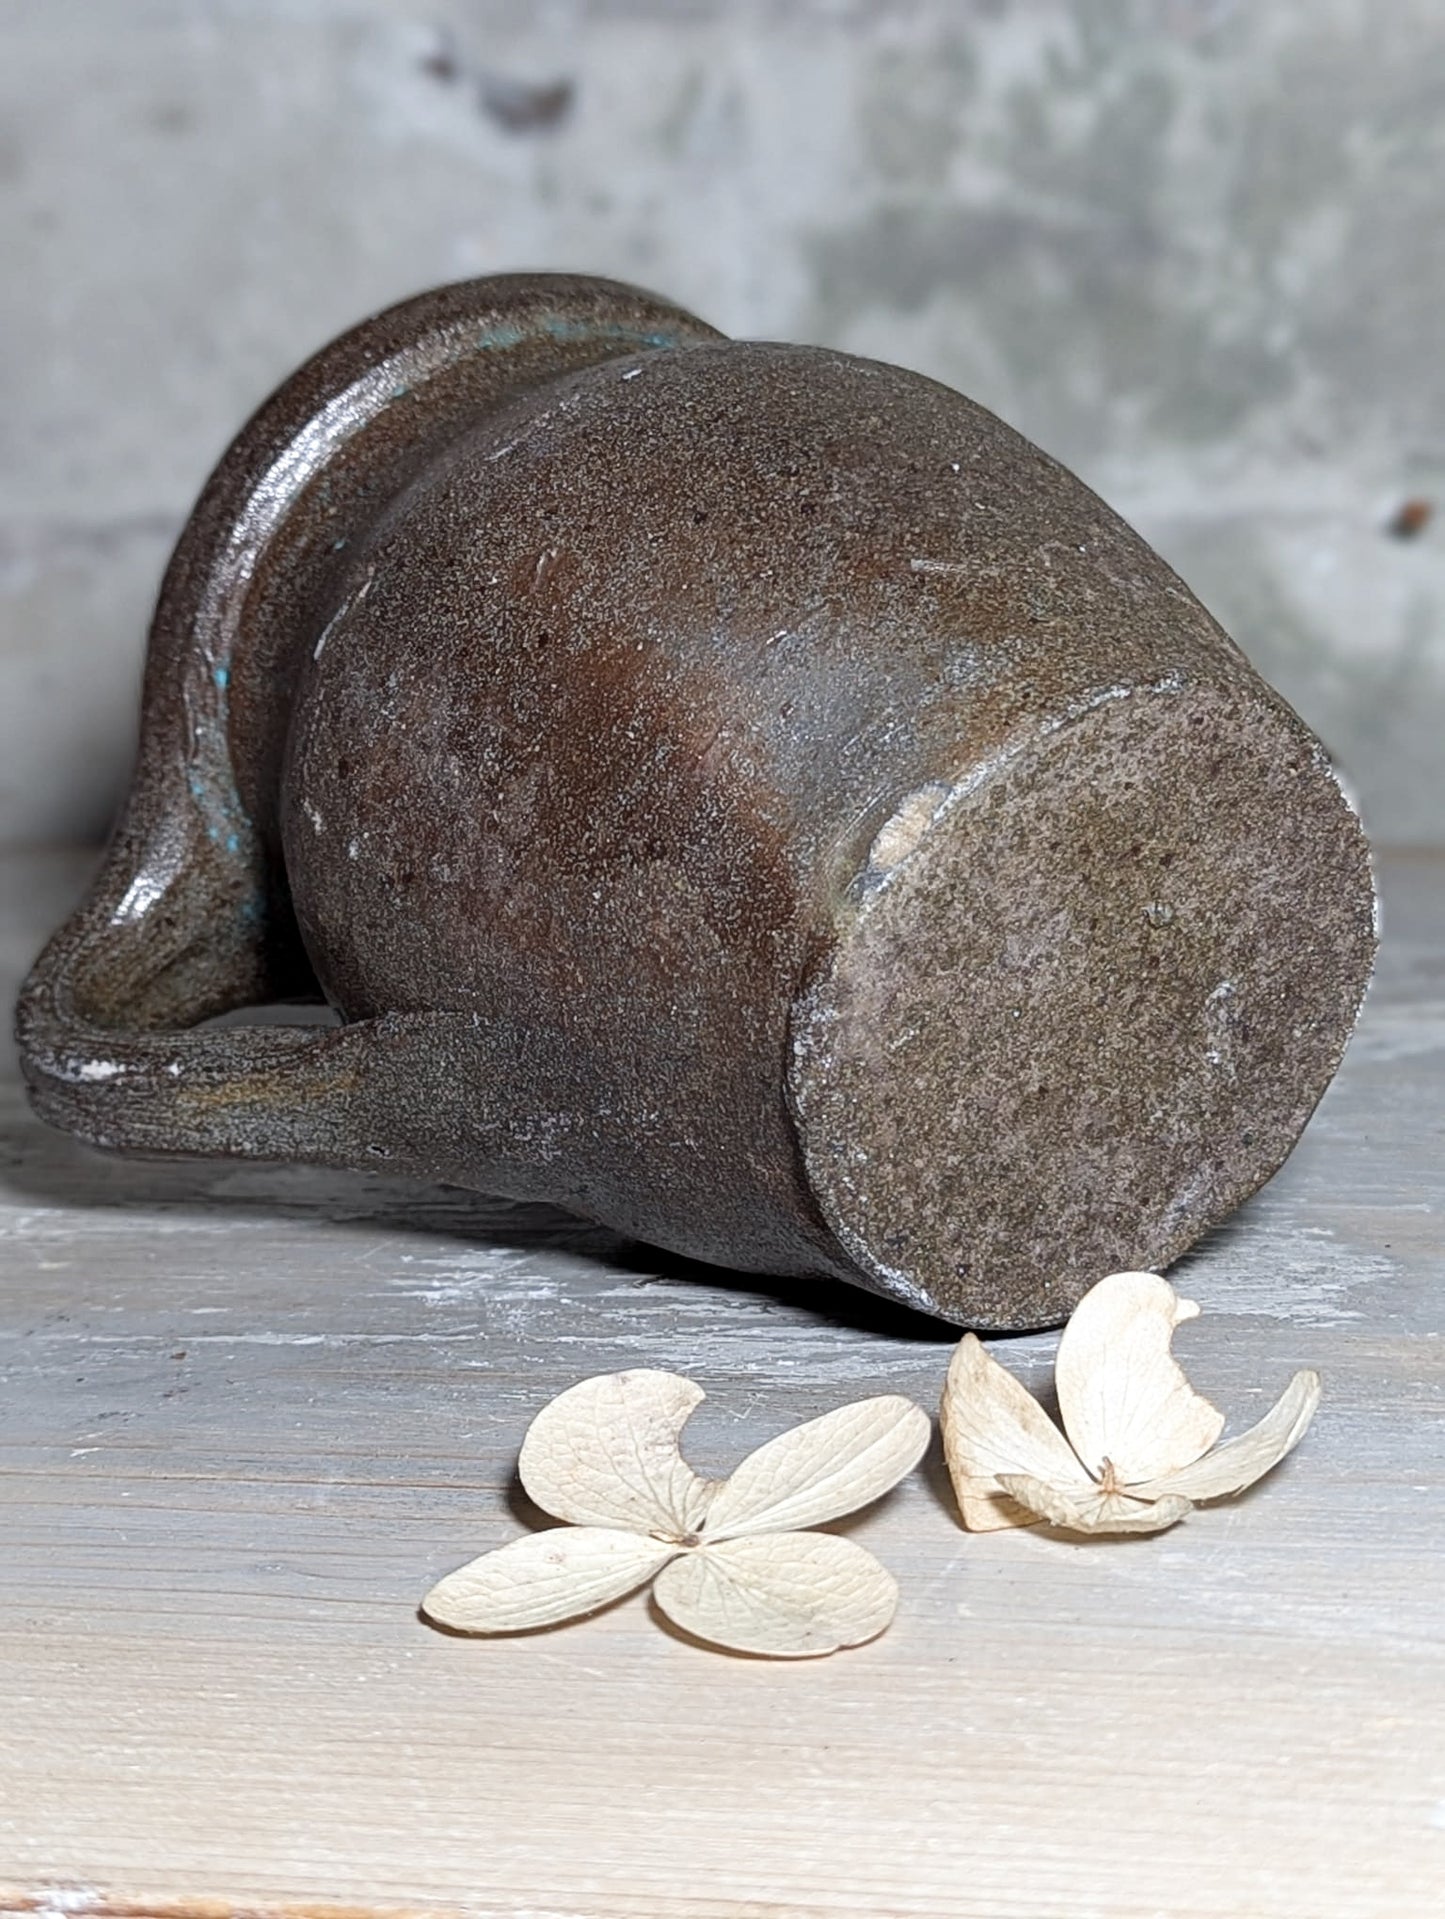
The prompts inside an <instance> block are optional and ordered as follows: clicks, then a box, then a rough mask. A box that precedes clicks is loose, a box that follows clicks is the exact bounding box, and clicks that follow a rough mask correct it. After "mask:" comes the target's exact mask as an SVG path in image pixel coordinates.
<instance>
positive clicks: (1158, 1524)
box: [1003, 1473, 1194, 1533]
mask: <svg viewBox="0 0 1445 1919" xmlns="http://www.w3.org/2000/svg"><path fill="white" fill-rule="evenodd" d="M1003 1484H1004V1486H1005V1487H1006V1488H1007V1490H1008V1491H1009V1492H1010V1493H1011V1494H1012V1495H1013V1497H1014V1498H1015V1499H1017V1500H1019V1501H1020V1502H1021V1504H1023V1505H1025V1506H1027V1507H1028V1508H1029V1510H1030V1511H1031V1512H1034V1513H1037V1515H1038V1517H1039V1518H1040V1519H1046V1520H1048V1522H1049V1524H1050V1525H1051V1526H1061V1527H1063V1528H1064V1529H1065V1530H1066V1531H1067V1532H1071V1533H1162V1532H1163V1531H1164V1530H1165V1529H1166V1527H1169V1526H1177V1525H1178V1523H1179V1521H1180V1520H1181V1519H1183V1518H1184V1516H1185V1515H1186V1514H1187V1513H1190V1512H1192V1511H1193V1510H1194V1508H1193V1506H1192V1504H1191V1503H1190V1501H1189V1500H1187V1499H1176V1498H1174V1497H1173V1496H1172V1495H1170V1496H1166V1497H1165V1498H1163V1499H1156V1500H1153V1501H1150V1502H1148V1503H1145V1502H1143V1501H1141V1500H1138V1499H1130V1498H1128V1497H1127V1496H1126V1495H1125V1494H1123V1493H1106V1492H1102V1491H1101V1490H1100V1489H1099V1488H1098V1487H1097V1486H1096V1487H1094V1489H1093V1490H1092V1491H1091V1492H1087V1493H1084V1494H1082V1495H1080V1494H1078V1493H1076V1492H1073V1491H1069V1492H1065V1491H1063V1490H1062V1489H1061V1488H1059V1487H1057V1486H1046V1485H1045V1484H1044V1482H1043V1481H1042V1480H1040V1479H1030V1478H1029V1477H1028V1476H1027V1475H1026V1474H1024V1473H1005V1474H1004V1475H1003Z"/></svg>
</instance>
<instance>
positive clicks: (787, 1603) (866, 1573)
mask: <svg viewBox="0 0 1445 1919" xmlns="http://www.w3.org/2000/svg"><path fill="white" fill-rule="evenodd" d="M653 1597H654V1598H655V1599H656V1601H657V1603H658V1605H659V1607H660V1608H661V1609H662V1611H663V1612H664V1613H666V1615H667V1617H668V1618H669V1619H670V1620H672V1622H673V1624H674V1625H677V1626H681V1627H682V1629H683V1631H684V1632H688V1633H691V1634H692V1635H693V1636H694V1638H697V1639H705V1640H707V1641H708V1642H709V1643H710V1644H712V1645H714V1646H725V1647H727V1648H728V1649H729V1650H730V1651H732V1652H749V1653H762V1654H766V1655H767V1656H768V1657H770V1658H773V1659H812V1658H817V1657H818V1656H819V1655H821V1654H823V1653H830V1652H838V1651H839V1650H840V1649H841V1648H842V1647H844V1646H857V1645H860V1644H861V1643H862V1642H863V1641H864V1640H865V1639H873V1638H876V1637H877V1635H878V1634H879V1633H881V1632H882V1631H883V1629H884V1627H885V1626H887V1625H888V1623H889V1621H890V1620H891V1619H892V1618H893V1615H894V1612H895V1611H896V1610H897V1606H898V1586H897V1582H896V1581H895V1580H894V1578H893V1575H892V1574H891V1573H890V1572H888V1571H887V1570H886V1568H884V1567H883V1566H880V1565H879V1563H878V1561H877V1560H876V1559H875V1558H874V1557H873V1555H872V1553H870V1552H866V1551H865V1550H864V1548H863V1547H862V1546H857V1545H855V1544H854V1543H853V1541H852V1540H851V1539H840V1538H838V1537H837V1536H836V1535H835V1534H833V1533H809V1532H798V1533H766V1534H753V1535H749V1536H748V1537H746V1538H742V1539H726V1540H721V1541H719V1543H718V1544H717V1545H714V1546H703V1547H700V1548H699V1549H698V1550H697V1551H695V1552H689V1553H683V1554H681V1555H680V1556H679V1557H678V1558H676V1559H674V1560H673V1562H672V1564H671V1565H669V1566H667V1567H665V1568H664V1569H663V1572H662V1574H661V1576H660V1577H659V1579H658V1581H657V1584H656V1585H655V1586H654V1587H653Z"/></svg>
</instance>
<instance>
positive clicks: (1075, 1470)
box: [941, 1333, 1093, 1532]
mask: <svg viewBox="0 0 1445 1919" xmlns="http://www.w3.org/2000/svg"><path fill="white" fill-rule="evenodd" d="M941 1423H942V1426H943V1452H944V1458H945V1459H946V1460H947V1462H948V1474H949V1478H950V1479H951V1480H952V1481H953V1490H954V1492H955V1494H956V1495H957V1497H958V1508H959V1512H960V1513H961V1514H962V1516H963V1523H964V1525H965V1526H966V1527H967V1528H968V1529H969V1531H970V1532H993V1531H996V1530H998V1529H1000V1528H1002V1527H1005V1526H1032V1525H1034V1524H1035V1523H1036V1522H1037V1519H1038V1517H1039V1515H1038V1514H1037V1513H1034V1512H1029V1511H1028V1510H1026V1509H1025V1508H1024V1507H1023V1506H1021V1505H1019V1504H1018V1503H1017V1502H1016V1501H1015V1500H1012V1499H1010V1498H1009V1497H1008V1496H1007V1495H1006V1494H1005V1493H1004V1491H1003V1489H1002V1487H1001V1486H1000V1484H999V1475H1000V1474H1003V1473H1021V1474H1024V1475H1025V1476H1027V1477H1031V1478H1033V1479H1038V1480H1042V1481H1046V1482H1048V1483H1049V1484H1053V1485H1058V1486H1060V1487H1063V1488H1065V1489H1072V1490H1074V1491H1076V1492H1078V1493H1081V1494H1082V1493H1086V1492H1088V1490H1089V1488H1090V1486H1091V1485H1092V1483H1093V1482H1092V1481H1091V1480H1090V1478H1089V1475H1088V1474H1087V1473H1086V1472H1085V1471H1084V1469H1083V1467H1082V1466H1081V1465H1080V1464H1079V1462H1078V1460H1077V1459H1076V1458H1075V1456H1074V1453H1073V1451H1072V1450H1071V1448H1070V1446H1069V1444H1068V1442H1067V1440H1066V1439H1065V1438H1064V1436H1063V1434H1062V1433H1061V1432H1060V1431H1059V1429H1058V1427H1057V1426H1056V1425H1055V1424H1054V1422H1053V1421H1052V1420H1051V1419H1050V1418H1049V1416H1048V1414H1047V1413H1046V1412H1045V1411H1044V1409H1043V1407H1042V1406H1040V1404H1039V1402H1038V1401H1037V1400H1036V1399H1035V1398H1034V1396H1033V1394H1032V1393H1030V1392H1029V1391H1028V1390H1027V1388H1026V1387H1025V1386H1023V1385H1022V1384H1021V1383H1020V1381H1018V1380H1017V1379H1015V1378H1014V1376H1013V1374H1012V1373H1011V1372H1009V1371H1008V1370H1007V1368H1006V1367H1003V1366H1000V1365H999V1363H998V1361H997V1360H996V1359H994V1358H993V1357H992V1356H991V1355H990V1354H989V1353H988V1352H986V1351H985V1349H984V1347H983V1346H982V1345H981V1344H980V1342H979V1341H978V1340H977V1339H976V1338H975V1337H974V1335H973V1334H972V1333H965V1334H964V1336H963V1338H962V1340H961V1341H960V1342H959V1344H958V1346H957V1348H956V1349H955V1351H954V1355H953V1358H952V1360H951V1361H950V1362H949V1368H948V1377H947V1379H946V1380H945V1382H944V1387H943V1405H942V1417H941Z"/></svg>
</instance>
